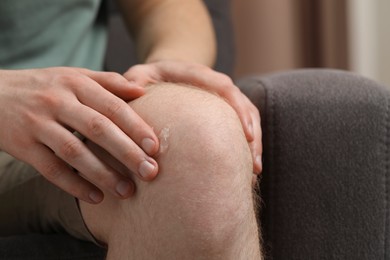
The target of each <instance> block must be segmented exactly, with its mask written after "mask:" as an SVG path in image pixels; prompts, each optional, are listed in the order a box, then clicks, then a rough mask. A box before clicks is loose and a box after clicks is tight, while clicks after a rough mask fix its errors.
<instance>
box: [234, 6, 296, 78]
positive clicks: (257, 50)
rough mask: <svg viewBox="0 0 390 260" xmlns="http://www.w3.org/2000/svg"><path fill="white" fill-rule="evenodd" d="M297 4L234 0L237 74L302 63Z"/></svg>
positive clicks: (275, 69)
mask: <svg viewBox="0 0 390 260" xmlns="http://www.w3.org/2000/svg"><path fill="white" fill-rule="evenodd" d="M294 8H295V7H294V1H291V0H277V1H269V0H233V6H232V11H233V24H234V27H235V28H234V29H235V34H236V46H237V49H236V69H235V76H236V77H240V76H243V75H248V74H259V73H267V72H271V71H277V70H283V69H289V68H295V67H299V66H300V65H301V64H300V62H299V58H298V57H299V56H300V48H299V41H298V39H297V37H296V35H297V34H298V32H297V26H295V24H296V18H295V15H294V14H295V9H294Z"/></svg>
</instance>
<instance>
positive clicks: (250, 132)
mask: <svg viewBox="0 0 390 260" xmlns="http://www.w3.org/2000/svg"><path fill="white" fill-rule="evenodd" d="M248 129H249V134H250V135H251V138H254V136H255V134H254V131H253V125H252V123H249V124H248Z"/></svg>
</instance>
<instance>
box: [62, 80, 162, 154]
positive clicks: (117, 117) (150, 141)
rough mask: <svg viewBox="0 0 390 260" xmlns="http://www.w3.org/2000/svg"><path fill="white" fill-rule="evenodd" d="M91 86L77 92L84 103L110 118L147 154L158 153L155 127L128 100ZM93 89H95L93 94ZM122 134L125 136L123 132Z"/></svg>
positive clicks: (70, 112)
mask: <svg viewBox="0 0 390 260" xmlns="http://www.w3.org/2000/svg"><path fill="white" fill-rule="evenodd" d="M90 88H91V87H89V86H87V87H85V88H82V89H80V90H79V91H78V92H77V98H78V99H79V100H80V102H81V103H82V104H84V105H85V106H87V107H90V108H92V109H94V110H96V111H97V112H99V113H100V114H102V115H104V116H105V117H106V118H108V119H109V120H110V121H111V122H113V123H114V124H115V125H116V126H118V127H119V128H120V130H121V131H123V132H124V133H125V134H126V135H127V136H128V137H130V138H131V139H132V140H133V141H134V142H135V143H136V144H137V145H138V146H139V147H141V148H142V149H143V150H144V152H146V153H147V154H149V155H153V154H155V153H157V151H158V147H159V141H158V138H157V136H156V134H155V133H154V131H153V129H152V128H151V127H150V126H149V125H148V124H147V123H146V122H145V121H144V120H143V119H142V118H141V117H140V116H139V115H138V114H137V113H135V111H134V110H133V109H132V108H131V107H130V106H129V105H128V104H127V103H126V102H124V101H123V100H121V99H119V98H117V97H115V96H114V95H113V94H111V93H109V92H108V91H106V90H105V89H103V88H101V87H94V88H93V89H92V88H91V89H90ZM91 91H94V92H93V93H94V95H93V96H91V94H90V93H91ZM73 112H76V111H69V112H68V114H69V115H73V114H72V113H73ZM90 116H92V115H90ZM94 116H97V115H96V114H95V115H94ZM121 136H123V137H124V135H123V133H122V134H121ZM128 137H127V138H128Z"/></svg>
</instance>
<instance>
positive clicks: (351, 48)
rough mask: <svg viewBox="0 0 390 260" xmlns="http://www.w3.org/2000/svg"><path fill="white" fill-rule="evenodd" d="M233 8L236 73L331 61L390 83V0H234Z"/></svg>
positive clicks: (332, 64) (331, 64) (334, 65)
mask: <svg viewBox="0 0 390 260" xmlns="http://www.w3.org/2000/svg"><path fill="white" fill-rule="evenodd" d="M231 11H232V24H233V28H234V32H235V36H234V39H235V44H236V46H235V52H236V53H235V54H236V56H235V67H234V71H233V75H234V77H235V78H239V77H242V76H245V75H252V74H264V73H270V72H275V71H283V70H289V69H296V68H302V67H328V68H338V69H346V70H351V71H355V72H358V73H360V74H363V75H365V76H368V77H370V78H373V79H375V80H377V81H380V82H382V83H385V84H386V85H389V86H390V1H388V0H274V1H269V0H232V6H231Z"/></svg>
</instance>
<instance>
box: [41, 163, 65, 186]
mask: <svg viewBox="0 0 390 260" xmlns="http://www.w3.org/2000/svg"><path fill="white" fill-rule="evenodd" d="M42 174H43V176H45V177H46V179H48V180H49V181H51V182H54V181H55V180H57V179H58V178H59V177H60V176H61V174H62V171H61V167H59V166H58V165H57V164H56V163H53V162H51V163H47V164H45V165H43V166H42Z"/></svg>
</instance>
